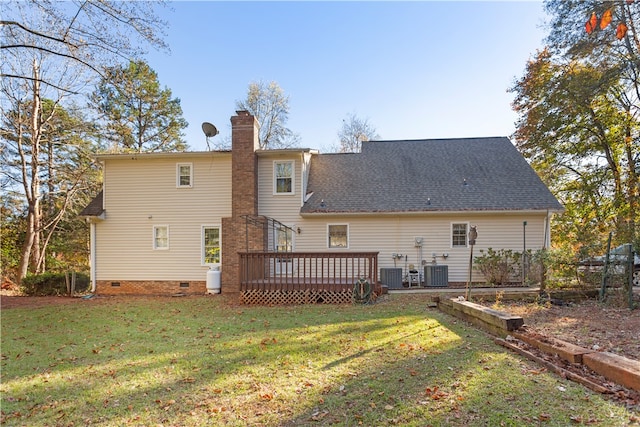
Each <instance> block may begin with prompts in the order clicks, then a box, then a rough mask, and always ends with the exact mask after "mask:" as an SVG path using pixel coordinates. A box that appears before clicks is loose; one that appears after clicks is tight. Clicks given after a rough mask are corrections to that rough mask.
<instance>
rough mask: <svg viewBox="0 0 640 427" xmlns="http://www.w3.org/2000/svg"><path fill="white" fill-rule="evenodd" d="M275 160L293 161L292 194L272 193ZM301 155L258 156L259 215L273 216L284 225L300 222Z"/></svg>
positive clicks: (301, 199)
mask: <svg viewBox="0 0 640 427" xmlns="http://www.w3.org/2000/svg"><path fill="white" fill-rule="evenodd" d="M275 161H293V162H294V179H293V184H294V186H295V187H294V194H273V180H274V173H273V167H274V162H275ZM305 183H306V181H305V179H304V178H303V162H302V156H300V155H299V154H297V155H295V156H282V155H279V156H261V157H259V158H258V206H259V213H260V215H265V216H268V217H271V218H274V219H276V220H278V221H280V222H282V223H283V224H285V225H288V226H293V225H295V224H297V223H298V222H300V207H301V206H302V201H303V197H304V191H303V187H304V185H305Z"/></svg>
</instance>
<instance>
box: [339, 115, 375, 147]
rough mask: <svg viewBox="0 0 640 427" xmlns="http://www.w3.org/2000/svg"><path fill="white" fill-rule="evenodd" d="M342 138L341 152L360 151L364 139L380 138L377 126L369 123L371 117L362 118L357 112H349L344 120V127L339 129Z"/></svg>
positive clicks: (340, 138)
mask: <svg viewBox="0 0 640 427" xmlns="http://www.w3.org/2000/svg"><path fill="white" fill-rule="evenodd" d="M338 138H339V140H340V147H339V148H338V152H340V153H359V152H360V149H361V145H362V141H369V140H372V139H379V138H380V136H379V135H378V134H377V133H376V129H375V127H373V126H372V125H371V123H369V119H361V118H359V117H358V116H356V115H355V113H350V114H347V117H346V118H345V119H343V120H342V128H340V130H339V131H338Z"/></svg>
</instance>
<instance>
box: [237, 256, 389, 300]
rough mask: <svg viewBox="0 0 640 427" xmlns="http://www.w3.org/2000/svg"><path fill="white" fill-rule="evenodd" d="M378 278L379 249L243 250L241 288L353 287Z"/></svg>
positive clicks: (320, 289)
mask: <svg viewBox="0 0 640 427" xmlns="http://www.w3.org/2000/svg"><path fill="white" fill-rule="evenodd" d="M362 277H363V278H365V279H367V280H368V281H370V282H371V283H372V284H375V283H377V282H378V252H242V253H240V290H241V291H253V290H258V291H264V292H268V291H300V290H304V291H307V290H310V291H323V292H326V291H330V292H334V291H351V290H352V289H353V286H354V284H355V283H356V281H357V280H358V279H359V278H362Z"/></svg>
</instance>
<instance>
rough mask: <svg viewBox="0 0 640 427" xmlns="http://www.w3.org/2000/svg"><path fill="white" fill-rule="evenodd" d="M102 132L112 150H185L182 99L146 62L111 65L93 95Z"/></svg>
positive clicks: (184, 121) (139, 151)
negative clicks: (175, 95) (161, 83)
mask: <svg viewBox="0 0 640 427" xmlns="http://www.w3.org/2000/svg"><path fill="white" fill-rule="evenodd" d="M90 105H91V106H93V108H95V109H96V110H97V111H98V114H99V116H100V117H101V119H102V120H101V122H102V126H101V128H102V130H103V132H102V135H103V137H104V138H105V139H106V141H107V143H108V147H107V151H108V152H112V153H119V152H125V153H142V152H154V151H185V150H186V149H187V143H186V142H185V141H184V140H183V136H184V134H183V133H182V130H183V129H184V128H186V127H187V125H188V124H187V121H186V120H185V119H184V118H183V117H182V107H181V106H180V99H178V98H172V97H171V90H170V89H169V88H166V87H165V88H164V89H162V88H161V87H160V82H159V81H158V75H157V73H156V72H155V71H154V70H153V69H151V67H149V64H147V63H146V62H144V61H130V62H129V64H128V65H127V66H123V67H120V66H115V67H109V68H107V69H106V70H105V73H104V77H103V78H102V80H101V81H100V84H99V85H98V87H97V88H96V90H95V91H94V92H93V94H92V95H91V104H90Z"/></svg>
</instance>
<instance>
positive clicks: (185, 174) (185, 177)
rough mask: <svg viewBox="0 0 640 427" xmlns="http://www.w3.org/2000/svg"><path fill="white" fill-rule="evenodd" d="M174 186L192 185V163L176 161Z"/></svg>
mask: <svg viewBox="0 0 640 427" xmlns="http://www.w3.org/2000/svg"><path fill="white" fill-rule="evenodd" d="M176 187H178V188H191V187H193V165H192V164H191V163H178V164H177V165H176Z"/></svg>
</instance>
